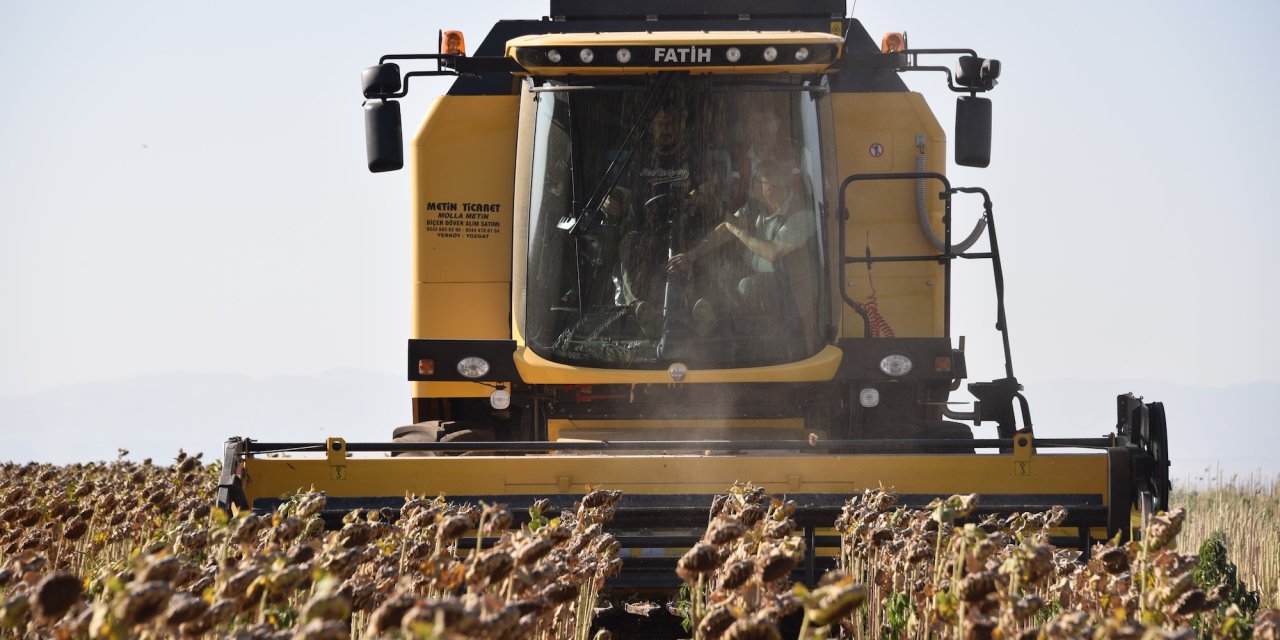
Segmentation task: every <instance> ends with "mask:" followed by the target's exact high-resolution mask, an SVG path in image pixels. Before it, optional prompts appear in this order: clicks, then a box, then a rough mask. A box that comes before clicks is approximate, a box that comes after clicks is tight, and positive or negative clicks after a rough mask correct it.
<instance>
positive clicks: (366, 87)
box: [360, 62, 400, 98]
mask: <svg viewBox="0 0 1280 640" xmlns="http://www.w3.org/2000/svg"><path fill="white" fill-rule="evenodd" d="M360 85H361V90H362V91H363V92H364V97H366V98H381V97H387V96H390V95H391V94H393V93H396V92H398V91H400V65H398V64H395V63H394V62H388V63H386V64H380V65H375V66H372V67H369V68H368V69H365V70H364V71H362V72H360Z"/></svg>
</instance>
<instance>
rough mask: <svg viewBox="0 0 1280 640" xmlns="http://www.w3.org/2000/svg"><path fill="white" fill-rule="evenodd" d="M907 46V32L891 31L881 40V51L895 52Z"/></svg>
mask: <svg viewBox="0 0 1280 640" xmlns="http://www.w3.org/2000/svg"><path fill="white" fill-rule="evenodd" d="M906 48H907V34H905V33H898V32H896V31H890V32H889V33H886V34H884V38H883V39H881V40H880V53H895V52H897V51H902V50H903V49H906Z"/></svg>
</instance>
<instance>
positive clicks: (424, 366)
mask: <svg viewBox="0 0 1280 640" xmlns="http://www.w3.org/2000/svg"><path fill="white" fill-rule="evenodd" d="M435 374H436V361H435V360H427V359H425V358H424V359H422V360H419V361H418V375H420V376H434V375H435Z"/></svg>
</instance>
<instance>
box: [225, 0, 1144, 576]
mask: <svg viewBox="0 0 1280 640" xmlns="http://www.w3.org/2000/svg"><path fill="white" fill-rule="evenodd" d="M476 54H477V55H474V56H472V55H468V53H467V52H466V50H465V45H464V42H463V38H462V34H460V33H457V32H446V33H444V34H442V37H441V50H440V53H437V54H414V55H388V56H384V57H383V58H382V60H380V62H379V64H378V65H377V66H374V67H371V68H369V69H367V70H366V71H365V72H364V76H363V80H364V96H365V98H366V102H365V106H364V109H365V116H366V133H367V135H368V152H369V168H370V170H372V171H389V170H395V169H399V168H401V167H402V165H403V164H404V160H403V158H404V148H403V136H402V131H401V119H400V108H399V103H398V102H396V101H395V100H396V98H399V97H402V96H404V95H405V94H406V93H407V91H408V88H409V87H408V85H409V82H410V79H411V78H414V77H418V76H438V75H453V76H456V77H457V79H456V80H455V81H454V83H453V85H452V88H451V89H450V90H449V93H448V94H447V95H444V96H441V97H439V98H438V99H437V100H436V101H435V103H434V104H433V105H432V106H431V108H430V110H429V111H428V113H427V114H426V117H425V119H424V120H423V122H422V124H421V125H420V127H419V128H418V129H417V131H416V132H415V133H414V134H413V136H412V143H411V145H410V147H409V170H410V172H411V174H412V182H413V208H414V215H413V232H412V242H413V248H414V291H413V310H414V316H413V336H412V338H411V339H410V341H409V353H408V376H409V380H411V381H412V388H413V421H414V424H413V425H410V426H407V427H401V428H400V429H397V430H396V431H395V434H394V438H393V441H392V442H390V443H349V442H346V441H344V440H342V439H340V438H331V439H329V440H327V441H326V442H324V443H263V442H257V441H253V440H248V439H240V438H236V439H232V440H231V441H229V442H228V443H227V447H226V454H225V462H226V466H225V472H224V475H223V478H222V481H221V490H220V500H221V501H222V502H223V503H227V504H230V503H237V504H239V505H241V506H242V507H252V508H254V509H255V510H264V509H270V508H272V507H273V505H275V504H277V503H278V501H279V500H280V497H281V495H282V494H285V493H288V492H292V491H296V490H298V489H299V488H302V487H312V486H314V487H315V488H316V489H319V490H323V491H325V492H327V494H328V495H329V506H330V508H332V509H335V510H344V509H348V508H354V507H374V506H383V505H394V504H397V503H398V502H399V501H401V500H403V496H404V495H405V494H406V492H413V493H417V494H427V495H435V494H438V493H444V494H446V495H447V496H449V497H450V498H451V499H455V500H462V501H480V500H484V501H488V502H491V503H493V502H499V503H505V504H508V505H510V506H511V507H512V510H513V511H516V510H518V509H519V508H520V507H524V506H527V505H528V504H530V503H531V502H532V501H533V500H535V499H538V498H549V499H551V500H552V502H553V504H554V505H555V506H556V507H566V508H567V507H569V506H570V505H571V504H572V503H573V501H574V500H575V499H576V498H577V497H579V496H581V495H583V494H584V493H585V492H586V491H588V487H592V486H594V487H603V488H609V489H621V490H623V491H624V492H625V498H624V499H623V502H622V511H621V512H620V514H619V516H618V519H617V521H616V526H617V527H619V528H621V529H623V530H626V531H631V532H634V534H635V536H636V537H634V538H630V540H631V544H633V545H635V546H637V547H640V546H646V545H647V546H658V547H660V546H677V545H679V544H681V541H685V542H686V543H687V541H688V540H689V539H690V538H688V536H689V535H696V529H697V528H698V527H700V526H701V525H704V524H705V522H706V517H707V508H708V506H709V503H710V496H711V495H713V494H716V493H719V492H723V491H725V490H726V489H727V488H728V487H730V486H731V485H732V484H733V483H734V482H735V481H751V482H753V483H755V484H757V485H759V486H762V487H764V488H765V489H767V490H768V491H769V492H771V493H773V494H775V495H785V496H786V497H788V498H789V499H792V500H795V501H796V502H797V503H798V505H799V510H798V512H797V515H796V517H797V519H798V521H799V523H800V524H801V525H803V526H805V527H806V531H807V534H808V535H809V536H810V538H811V539H810V543H811V544H810V545H809V548H810V549H813V548H814V547H815V546H820V544H814V543H815V542H816V543H821V540H815V539H813V536H815V535H816V534H815V532H816V531H817V530H818V529H819V528H821V527H829V526H831V524H832V523H833V522H834V520H835V517H836V515H837V513H838V512H839V509H840V507H841V505H842V504H843V503H844V501H845V500H846V499H847V498H848V497H849V496H850V495H851V494H854V493H856V492H859V491H861V490H863V489H865V488H869V487H879V486H884V487H892V488H894V489H895V490H896V491H897V492H898V493H899V494H901V495H902V496H903V502H904V503H905V504H909V505H917V506H921V505H923V504H926V503H927V502H928V501H929V500H931V499H933V498H935V497H937V496H946V495H951V494H957V493H977V494H980V495H981V498H980V504H981V505H982V510H985V511H989V512H990V511H994V512H1008V511H1029V510H1042V509H1044V508H1047V507H1049V506H1052V505H1063V506H1065V507H1066V508H1067V512H1068V516H1067V520H1066V526H1067V527H1068V529H1067V530H1066V532H1065V537H1066V538H1067V540H1066V541H1067V542H1071V543H1073V544H1076V545H1078V546H1087V543H1088V541H1089V540H1090V539H1098V538H1102V537H1104V536H1110V535H1112V534H1115V533H1117V532H1118V533H1121V534H1123V535H1126V536H1127V535H1130V531H1131V523H1132V521H1133V515H1134V513H1135V512H1140V511H1144V510H1145V511H1148V512H1149V511H1151V510H1152V509H1161V508H1164V507H1165V506H1166V501H1167V499H1168V491H1169V484H1168V459H1167V455H1166V435H1165V422H1164V413H1163V408H1162V407H1161V405H1160V404H1158V403H1150V404H1144V403H1143V402H1142V401H1141V400H1138V399H1136V398H1134V397H1133V396H1130V395H1125V396H1121V397H1120V398H1119V401H1118V409H1119V410H1118V415H1119V419H1118V423H1117V428H1116V432H1115V433H1114V434H1113V435H1110V436H1106V437H1099V438H1091V439H1050V438H1041V437H1038V434H1035V433H1033V430H1032V425H1031V419H1030V411H1029V408H1028V404H1027V400H1026V398H1025V397H1024V396H1023V395H1022V393H1021V390H1022V387H1021V385H1020V384H1019V383H1018V381H1017V379H1016V378H1015V377H1014V374H1013V367H1012V362H1011V358H1010V354H1009V336H1008V326H1007V323H1006V321H1005V315H1004V305H1003V284H1002V275H1001V262H1000V252H999V245H998V244H997V241H996V226H995V218H994V213H993V210H992V205H991V199H990V198H989V197H988V195H987V193H986V192H985V191H984V190H982V189H979V188H966V187H957V186H953V185H952V184H951V183H950V182H949V181H948V179H947V178H946V177H945V175H944V169H945V166H946V154H947V143H946V136H945V134H944V132H943V129H942V127H941V126H939V124H938V122H937V121H936V120H935V118H934V116H933V113H932V112H931V111H930V109H929V106H928V105H927V104H926V103H925V101H924V99H923V98H922V97H921V96H920V95H919V94H916V93H912V92H910V91H908V90H907V88H906V85H905V84H904V83H903V81H902V80H901V78H900V75H901V74H903V73H907V72H912V71H934V72H941V73H945V78H946V81H947V84H948V86H950V88H951V89H952V90H953V91H955V92H956V93H957V94H959V97H958V101H957V104H956V123H955V139H954V141H953V147H954V154H955V161H956V163H957V164H960V165H966V166H977V167H985V166H986V165H987V164H988V162H989V156H990V139H991V102H990V100H989V99H987V98H985V97H980V94H984V93H985V92H987V91H990V90H991V89H992V88H993V87H994V86H995V84H996V79H997V77H998V76H999V72H1000V65H999V62H998V61H996V60H990V59H984V58H981V57H979V56H978V55H977V53H975V52H974V51H971V50H953V49H911V48H909V47H907V43H906V39H905V37H904V36H903V35H901V34H889V35H887V36H885V37H884V39H883V40H882V41H880V43H879V44H877V42H876V41H875V40H873V39H872V38H871V37H870V36H869V35H868V33H867V32H866V31H865V30H864V28H863V26H862V25H861V24H860V23H859V22H858V21H857V20H854V19H851V18H846V17H845V6H844V3H843V0H802V1H792V2H787V3H777V2H770V1H767V0H735V1H733V2H728V1H710V2H702V3H696V8H694V6H693V5H691V4H690V3H681V2H675V1H674V0H637V1H635V2H631V3H627V4H626V5H625V6H623V5H621V4H620V3H602V2H596V1H593V0H551V17H550V18H549V19H544V20H504V21H501V22H499V23H498V24H497V25H495V26H494V28H493V30H492V31H491V32H490V33H489V36H488V37H487V38H486V39H485V40H484V42H483V43H482V44H481V45H480V46H479V48H478V49H477V50H476ZM393 60H395V61H401V62H403V61H413V62H417V63H420V64H421V63H425V65H426V66H427V70H420V71H410V72H403V71H402V70H401V69H400V67H399V64H398V63H397V62H392V61H393ZM928 60H942V61H944V62H946V63H947V64H948V65H950V64H951V63H952V62H955V63H957V64H958V67H957V71H956V72H955V73H954V74H953V73H952V71H951V68H950V66H927V65H926V64H924V62H925V61H928ZM941 73H940V74H939V78H941V77H942V75H941ZM953 201H956V202H960V203H965V204H967V205H968V206H970V207H971V209H970V210H973V211H977V210H978V208H979V207H980V208H981V216H980V221H979V222H978V224H977V226H976V228H973V229H964V230H961V232H960V233H957V232H956V231H955V230H953V228H952V225H951V220H952V219H953V218H952V215H951V212H952V206H953ZM961 235H963V236H964V237H961ZM973 247H979V249H978V250H975V249H973ZM961 262H967V263H985V264H988V265H990V266H991V268H992V272H993V274H994V280H995V291H996V300H995V301H994V308H995V310H996V315H997V325H996V326H997V329H998V330H999V331H1000V333H1001V335H1002V338H1003V344H1004V359H1005V370H1006V377H1004V378H1002V379H999V380H994V381H990V382H973V383H970V384H968V391H969V392H970V393H971V394H972V396H973V398H971V399H970V400H969V403H971V404H969V403H962V404H963V405H965V406H961V407H955V405H954V404H953V403H951V402H950V400H951V398H952V396H951V394H952V392H953V391H956V390H958V389H960V387H961V386H962V384H963V382H964V380H965V378H966V370H965V357H964V355H965V354H964V342H963V339H961V340H960V341H959V343H958V344H953V341H952V327H951V317H950V308H951V303H952V300H953V297H954V296H955V295H963V294H961V293H959V292H953V291H952V269H953V266H954V265H958V264H960V263H961ZM978 266H980V265H978ZM971 268H972V267H971ZM953 407H954V408H953ZM983 423H994V424H995V425H996V435H997V436H998V437H996V438H989V439H975V438H974V435H973V430H972V425H980V424H983ZM308 452H310V453H308ZM680 532H684V533H680ZM677 534H679V535H677ZM643 536H652V537H650V538H644V537H643ZM645 540H648V542H645ZM672 579H673V580H674V578H672Z"/></svg>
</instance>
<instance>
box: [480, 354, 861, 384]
mask: <svg viewBox="0 0 1280 640" xmlns="http://www.w3.org/2000/svg"><path fill="white" fill-rule="evenodd" d="M881 368H883V365H881ZM458 373H460V374H462V377H464V378H473V379H474V378H479V377H481V376H483V375H485V374H486V373H489V361H488V360H485V359H484V358H479V357H476V356H467V357H465V358H463V359H461V360H459V361H458Z"/></svg>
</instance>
